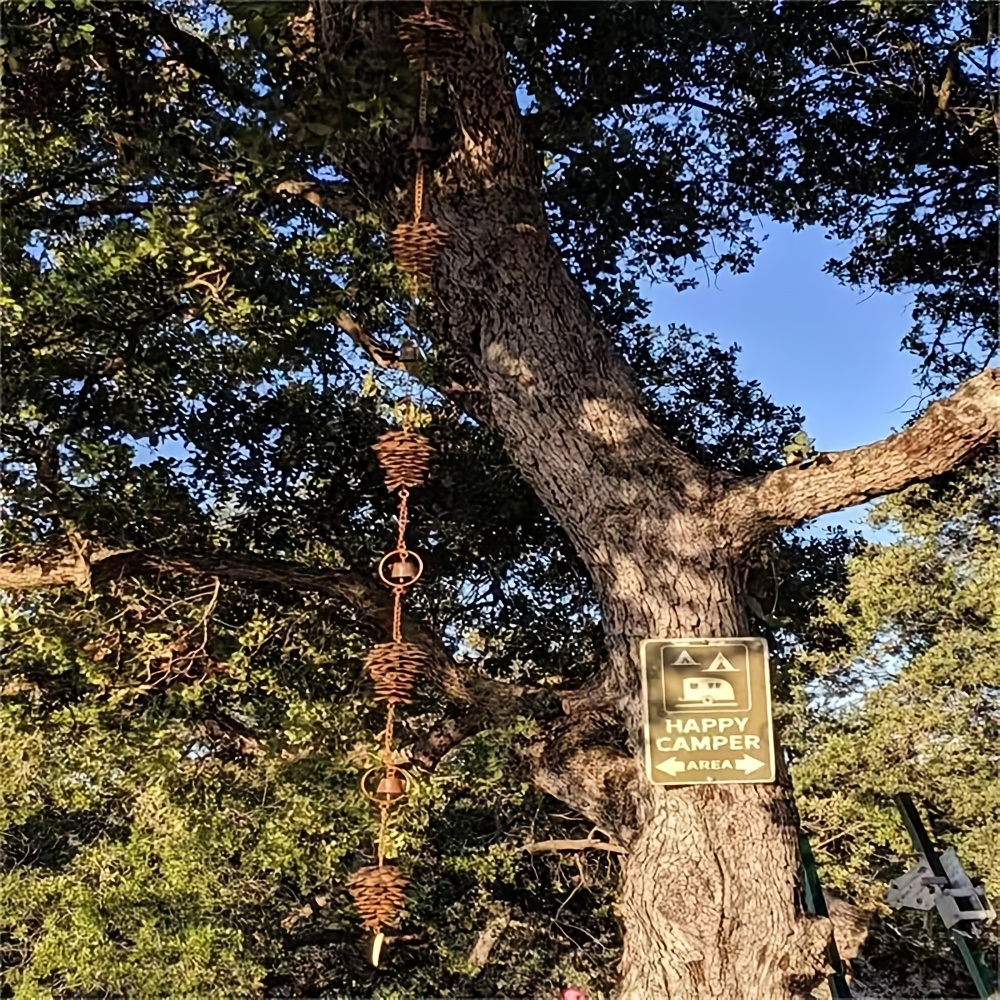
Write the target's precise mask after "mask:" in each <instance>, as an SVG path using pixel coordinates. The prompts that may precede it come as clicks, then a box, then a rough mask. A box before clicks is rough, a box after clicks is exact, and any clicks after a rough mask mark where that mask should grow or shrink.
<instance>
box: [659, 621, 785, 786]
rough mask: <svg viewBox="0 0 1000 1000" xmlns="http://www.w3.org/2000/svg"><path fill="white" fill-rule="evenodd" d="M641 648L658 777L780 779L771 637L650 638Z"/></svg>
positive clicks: (686, 781)
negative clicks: (773, 718) (776, 758)
mask: <svg viewBox="0 0 1000 1000" xmlns="http://www.w3.org/2000/svg"><path fill="white" fill-rule="evenodd" d="M640 652H641V656H642V688H643V694H644V696H645V704H646V725H645V733H646V774H647V775H648V776H649V780H650V781H652V782H653V783H654V784H657V785H700V784H705V783H708V782H712V783H715V784H728V783H731V782H734V781H751V782H769V781H774V777H775V772H774V735H773V729H772V724H771V682H770V675H769V671H768V661H767V643H766V642H765V641H764V640H763V639H759V638H750V639H646V640H644V641H643V643H642V646H641V650H640Z"/></svg>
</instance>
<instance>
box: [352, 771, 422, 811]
mask: <svg viewBox="0 0 1000 1000" xmlns="http://www.w3.org/2000/svg"><path fill="white" fill-rule="evenodd" d="M376 777H377V778H378V783H375V782H374V780H373V779H374V778H376ZM383 778H396V779H397V780H399V781H400V782H401V783H402V786H403V789H402V791H400V792H393V793H387V792H383V793H382V794H381V795H379V792H378V785H379V784H380V783H381V782H382V779H383ZM373 785H374V787H373ZM412 785H413V779H412V778H411V777H410V776H409V775H408V774H407V773H406V771H404V770H403V769H402V768H399V767H387V768H385V770H384V771H383V769H382V768H380V767H372V768H369V769H368V770H367V771H365V773H364V774H363V775H362V776H361V794H362V795H364V797H365V798H366V799H370V800H371V801H372V802H374V803H375V804H376V805H380V806H392V805H396V803H398V802H402V800H403V799H405V798H406V796H407V795H409V794H410V788H411V787H412Z"/></svg>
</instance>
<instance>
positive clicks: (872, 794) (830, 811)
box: [786, 455, 1000, 995]
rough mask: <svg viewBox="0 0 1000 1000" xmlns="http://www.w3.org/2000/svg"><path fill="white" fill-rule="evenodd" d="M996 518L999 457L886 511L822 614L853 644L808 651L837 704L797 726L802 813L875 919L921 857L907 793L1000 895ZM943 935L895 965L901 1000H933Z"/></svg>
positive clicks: (828, 860)
mask: <svg viewBox="0 0 1000 1000" xmlns="http://www.w3.org/2000/svg"><path fill="white" fill-rule="evenodd" d="M996 514H997V464H996V457H995V455H988V456H984V457H983V459H981V460H980V461H979V462H977V463H975V464H974V465H971V466H969V467H968V468H966V469H965V470H963V471H962V472H961V473H960V474H954V475H951V476H948V477H945V478H944V479H942V480H939V481H938V482H936V483H935V484H934V485H933V486H931V485H922V486H915V487H911V488H910V489H909V490H906V491H905V492H904V493H901V494H899V495H898V496H896V497H892V498H890V499H888V500H885V501H882V502H881V503H879V504H878V506H877V507H876V508H875V511H874V512H873V514H872V516H871V518H870V519H871V521H872V523H873V524H875V525H877V526H879V527H880V528H881V529H882V530H883V531H884V532H886V533H888V531H891V532H892V535H891V536H890V537H889V538H888V539H887V540H886V541H885V542H884V543H882V544H874V543H873V544H870V545H868V546H866V547H865V548H864V549H863V550H862V551H861V552H859V553H858V554H856V555H855V556H854V558H852V559H851V560H850V562H849V563H848V575H847V581H846V587H845V589H844V591H843V593H842V594H840V595H838V596H837V597H836V598H835V599H827V600H826V601H825V602H824V603H825V607H824V610H823V613H822V614H821V615H819V616H817V622H816V624H817V626H818V627H819V628H820V629H821V630H823V631H825V633H826V635H827V637H829V636H831V635H837V636H839V641H837V642H832V643H831V642H829V641H828V642H827V643H826V644H824V648H821V649H816V648H814V649H813V650H812V651H805V650H804V651H803V652H802V653H801V654H800V661H801V665H802V667H803V668H804V669H805V670H806V671H807V672H808V673H809V674H810V675H811V676H816V677H818V678H819V679H820V680H819V682H818V683H819V684H820V685H821V686H822V689H823V693H824V697H823V698H822V699H818V700H817V701H815V702H814V704H813V707H812V710H811V711H810V712H808V713H807V718H808V721H805V720H803V722H800V723H797V724H796V725H795V726H793V727H789V729H786V739H788V742H789V744H790V745H792V746H794V747H795V754H796V757H798V758H799V759H798V761H797V763H796V765H795V767H794V773H795V776H796V787H797V793H798V794H797V802H798V803H799V807H800V810H801V812H802V816H803V822H804V823H805V824H806V825H807V826H808V828H809V829H810V831H811V833H812V836H813V838H814V842H815V843H816V844H817V845H822V847H820V848H819V850H818V854H819V856H820V859H821V861H822V862H823V864H824V866H825V870H826V873H827V878H828V879H829V880H830V882H831V883H832V884H836V886H837V888H838V889H840V890H841V891H843V892H846V893H847V894H848V895H849V896H850V897H851V898H853V899H855V900H858V901H859V902H862V903H863V904H864V905H865V906H866V907H868V908H870V909H877V908H879V907H881V908H882V909H883V910H884V909H885V907H884V904H882V898H881V892H880V890H881V888H882V886H883V885H885V884H886V883H887V882H888V881H890V880H891V879H892V878H895V877H897V876H898V875H900V874H902V873H903V871H905V870H906V869H907V868H908V867H909V866H910V863H911V859H912V856H913V852H912V846H911V845H910V843H909V840H908V838H907V836H906V834H905V832H904V831H903V829H902V825H901V823H900V822H899V818H898V815H897V814H896V812H895V809H894V808H893V805H892V801H891V795H892V794H893V793H895V792H898V791H914V792H915V793H916V794H917V796H918V797H919V799H920V800H921V804H922V806H923V807H924V809H925V810H926V811H927V813H928V815H929V816H930V818H931V820H932V824H933V828H934V833H935V836H936V837H937V838H938V840H939V841H940V842H941V843H942V844H945V845H947V846H949V847H953V848H955V850H956V852H957V853H958V856H959V857H960V858H961V859H962V862H963V864H964V865H965V867H966V868H967V869H968V870H969V871H971V872H972V873H974V875H978V876H979V877H980V878H981V879H982V880H983V882H984V884H985V887H986V891H987V893H988V894H989V896H990V897H991V898H994V897H996V895H997V890H998V888H1000V886H998V885H997V877H996V873H997V871H998V870H1000V868H998V858H997V849H998V844H1000V834H998V824H1000V793H998V790H997V787H996V781H995V776H996V770H997V762H998V759H1000V730H998V726H997V722H998V719H1000V714H998V707H1000V706H998V691H1000V685H998V681H1000V670H998V668H997V662H998V657H997V635H996V621H997V616H996V609H995V600H996V586H995V584H994V581H995V580H996V574H997V566H998V563H997V559H998V554H1000V553H998V547H997V542H998V539H997V523H996ZM901 917H902V921H903V922H904V926H905V922H906V917H907V915H906V914H905V913H904V914H902V915H901ZM934 923H935V924H937V922H936V921H935V922H934ZM938 930H940V927H939V925H938ZM925 935H926V932H924V935H921V933H920V929H919V928H918V927H911V928H910V932H909V933H908V934H906V935H904V936H906V937H915V938H918V940H919V937H923V936H925ZM931 937H932V941H931V943H930V945H929V946H928V947H926V948H925V949H924V954H922V955H921V954H919V953H918V954H916V955H914V957H913V958H912V959H911V960H910V961H909V962H906V963H900V964H899V965H898V966H897V967H896V968H894V969H891V970H887V971H890V972H891V974H892V975H894V976H896V977H898V980H897V983H896V984H895V985H896V989H897V992H898V993H907V992H913V990H914V988H915V989H916V990H917V991H921V986H920V982H919V980H918V981H917V983H916V984H914V981H913V980H914V974H915V973H917V974H918V975H920V974H921V973H922V975H920V978H921V979H922V981H923V984H924V985H923V990H924V991H926V990H927V985H926V984H927V983H928V982H929V981H930V980H931V976H930V975H928V974H927V966H928V965H933V964H934V963H932V962H928V961H927V960H928V958H929V957H930V956H935V952H936V953H938V955H939V954H940V953H942V952H943V953H944V954H945V955H947V954H948V953H949V952H950V951H951V949H950V947H949V945H948V942H947V940H946V939H945V936H944V935H943V934H941V933H938V934H937V935H932V936H931ZM935 957H936V956H935ZM949 964H950V963H948V962H947V960H945V961H944V962H941V961H940V958H938V959H937V965H938V968H937V970H936V972H937V974H938V975H939V976H940V975H941V974H942V973H943V974H944V976H945V977H946V978H945V985H944V988H943V993H944V994H945V995H955V994H957V993H959V991H961V992H963V993H969V994H971V993H973V992H974V990H973V989H972V987H971V984H968V985H967V986H965V988H964V989H962V986H963V985H964V984H961V983H960V982H956V981H955V979H956V977H955V975H954V973H953V972H951V970H949V968H948V966H949ZM952 964H953V963H952ZM862 975H863V974H862ZM907 979H909V980H910V982H909V983H907V982H906V980H907ZM948 979H950V980H951V981H950V982H948ZM907 987H909V989H907Z"/></svg>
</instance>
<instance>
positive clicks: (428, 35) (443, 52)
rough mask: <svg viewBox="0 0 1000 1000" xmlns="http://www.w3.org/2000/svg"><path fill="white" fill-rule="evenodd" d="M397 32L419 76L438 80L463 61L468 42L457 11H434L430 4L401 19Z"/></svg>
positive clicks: (407, 56)
mask: <svg viewBox="0 0 1000 1000" xmlns="http://www.w3.org/2000/svg"><path fill="white" fill-rule="evenodd" d="M397 32H398V34H399V37H400V39H401V40H402V42H403V52H404V53H406V58H407V59H409V60H410V65H411V66H412V67H413V68H414V69H415V70H417V71H418V72H421V73H430V74H431V75H434V76H440V75H442V73H443V72H444V71H445V69H446V68H447V67H448V66H450V65H452V64H456V63H459V62H460V61H461V59H462V56H463V53H464V51H465V44H466V40H467V38H468V32H467V31H466V30H465V28H464V25H463V24H462V21H461V20H460V16H459V15H458V13H457V11H456V10H454V9H449V8H447V7H439V8H437V9H434V8H432V7H431V5H430V4H425V5H424V9H423V10H421V11H417V12H416V13H413V14H409V15H407V16H406V17H403V18H400V21H399V27H398V29H397Z"/></svg>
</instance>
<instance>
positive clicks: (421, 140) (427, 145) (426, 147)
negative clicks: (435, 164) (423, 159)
mask: <svg viewBox="0 0 1000 1000" xmlns="http://www.w3.org/2000/svg"><path fill="white" fill-rule="evenodd" d="M435 148H436V147H435V146H434V143H433V142H431V139H430V136H429V135H427V134H426V133H425V132H418V133H417V134H416V135H415V136H414V137H413V138H412V139H411V140H410V149H412V150H413V151H414V152H415V153H416V154H417V155H418V156H419V155H420V154H422V153H433V152H434V150H435Z"/></svg>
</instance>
